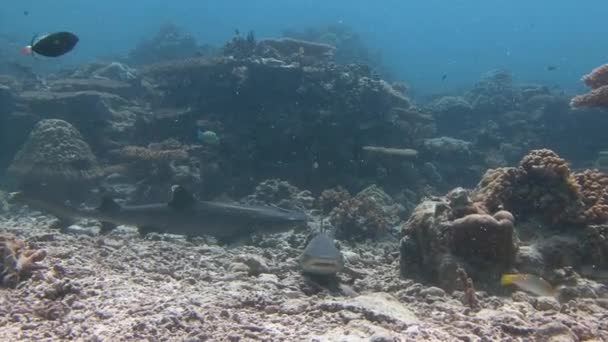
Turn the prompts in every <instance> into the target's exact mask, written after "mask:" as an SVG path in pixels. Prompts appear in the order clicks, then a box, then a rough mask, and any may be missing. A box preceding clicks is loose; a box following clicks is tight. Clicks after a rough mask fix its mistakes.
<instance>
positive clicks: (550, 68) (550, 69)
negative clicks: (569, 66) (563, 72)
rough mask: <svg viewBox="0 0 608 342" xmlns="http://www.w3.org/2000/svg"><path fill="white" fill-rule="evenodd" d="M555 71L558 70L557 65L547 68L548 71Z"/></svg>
mask: <svg viewBox="0 0 608 342" xmlns="http://www.w3.org/2000/svg"><path fill="white" fill-rule="evenodd" d="M554 70H557V66H555V65H548V66H547V71H554Z"/></svg>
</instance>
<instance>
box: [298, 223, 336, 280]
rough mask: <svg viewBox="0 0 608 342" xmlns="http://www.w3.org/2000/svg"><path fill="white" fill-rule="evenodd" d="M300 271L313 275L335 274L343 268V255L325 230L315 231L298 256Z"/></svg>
mask: <svg viewBox="0 0 608 342" xmlns="http://www.w3.org/2000/svg"><path fill="white" fill-rule="evenodd" d="M300 266H301V267H302V271H304V273H307V274H313V275H335V274H336V273H338V272H340V271H342V269H343V268H344V256H343V255H342V253H341V252H340V250H339V249H338V248H337V247H336V244H335V243H334V240H333V239H332V238H331V237H330V236H329V235H328V234H327V233H325V232H320V233H317V234H316V235H315V236H314V237H313V238H312V239H311V240H310V241H309V242H308V245H306V248H305V249H304V252H303V253H302V255H301V256H300Z"/></svg>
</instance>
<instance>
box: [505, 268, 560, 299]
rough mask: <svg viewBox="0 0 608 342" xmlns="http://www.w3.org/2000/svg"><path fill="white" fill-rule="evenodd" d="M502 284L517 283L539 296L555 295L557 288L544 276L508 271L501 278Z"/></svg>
mask: <svg viewBox="0 0 608 342" xmlns="http://www.w3.org/2000/svg"><path fill="white" fill-rule="evenodd" d="M500 284H501V285H515V286H517V287H519V288H520V289H522V290H525V291H528V292H532V293H534V294H535V295H538V296H555V295H556V294H557V290H556V289H555V288H554V287H553V286H551V284H549V283H548V282H547V281H546V280H544V279H543V278H541V277H539V276H536V275H533V274H519V273H515V274H513V273H511V274H509V273H507V274H503V275H502V277H501V278H500Z"/></svg>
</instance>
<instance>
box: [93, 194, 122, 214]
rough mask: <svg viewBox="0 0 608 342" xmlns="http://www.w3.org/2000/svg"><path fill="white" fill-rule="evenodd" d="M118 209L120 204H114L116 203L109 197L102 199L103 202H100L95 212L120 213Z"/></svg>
mask: <svg viewBox="0 0 608 342" xmlns="http://www.w3.org/2000/svg"><path fill="white" fill-rule="evenodd" d="M120 209H121V207H120V204H118V203H116V201H114V200H113V199H112V198H110V197H104V198H103V200H101V204H100V205H99V207H97V210H98V211H100V212H103V213H110V212H117V211H120Z"/></svg>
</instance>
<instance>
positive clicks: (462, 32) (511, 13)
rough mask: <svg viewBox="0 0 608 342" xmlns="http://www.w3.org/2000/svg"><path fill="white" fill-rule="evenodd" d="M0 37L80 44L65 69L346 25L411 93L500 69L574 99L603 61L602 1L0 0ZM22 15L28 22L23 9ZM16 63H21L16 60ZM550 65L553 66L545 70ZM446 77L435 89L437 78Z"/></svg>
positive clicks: (607, 48) (607, 52) (606, 54)
mask: <svg viewBox="0 0 608 342" xmlns="http://www.w3.org/2000/svg"><path fill="white" fill-rule="evenodd" d="M2 2H3V6H2V8H1V9H0V33H1V34H6V35H8V36H9V37H10V39H11V40H12V41H13V42H14V45H13V44H11V46H10V48H13V47H14V48H15V54H16V55H17V54H18V49H19V47H20V46H21V45H25V44H26V43H27V42H28V41H29V40H30V39H31V37H32V36H33V35H34V34H35V33H39V32H49V31H56V30H63V29H66V30H71V31H74V32H76V33H77V34H78V35H79V36H80V37H81V42H80V44H79V46H78V47H77V49H76V50H75V51H74V52H73V53H72V54H71V55H69V56H66V57H65V58H62V59H60V60H57V61H55V60H53V61H48V60H44V61H40V62H39V63H55V64H58V65H64V64H67V63H74V62H79V61H82V60H89V59H93V58H95V57H97V56H108V55H113V54H122V55H124V54H126V53H127V52H128V51H129V50H130V49H131V48H132V47H133V46H134V45H135V44H136V43H137V42H138V41H139V40H140V39H141V38H144V37H150V36H152V35H153V34H154V33H156V31H157V30H158V28H159V26H160V24H161V23H163V22H166V21H172V22H174V23H176V24H177V25H179V26H181V27H183V28H184V29H185V30H186V31H187V32H190V33H192V34H193V35H194V36H196V38H197V39H199V41H200V42H201V43H213V44H217V45H221V44H222V43H223V42H225V41H226V40H228V39H230V38H231V37H232V35H233V32H234V29H236V28H238V29H240V30H241V31H242V32H245V31H247V30H249V29H252V30H254V31H255V32H256V35H257V36H258V37H269V36H278V35H280V33H281V31H282V30H284V29H286V28H294V29H304V28H307V27H310V26H317V25H326V24H330V23H334V24H335V23H340V22H341V23H344V24H346V25H349V26H350V27H352V28H353V29H354V30H355V31H356V32H358V33H359V34H360V35H361V36H362V37H363V38H364V40H365V42H366V44H367V45H368V46H369V47H370V48H372V49H378V50H380V51H381V53H382V56H383V61H384V63H385V64H386V65H387V66H388V67H389V68H390V70H391V71H392V72H393V74H394V75H395V76H396V78H399V79H403V80H406V81H407V82H408V83H409V84H410V86H411V87H412V89H413V90H414V91H415V92H416V93H436V92H444V91H451V90H456V89H458V88H460V87H469V86H470V84H471V83H472V82H474V81H475V80H477V79H478V78H479V76H480V74H482V73H483V72H485V71H487V70H490V69H494V68H506V69H509V70H511V71H512V73H513V75H514V77H515V78H516V79H517V80H518V81H522V82H543V83H546V84H550V85H552V84H558V85H560V86H562V87H564V88H565V89H567V90H572V91H576V90H579V89H582V88H583V86H582V84H581V83H580V82H579V79H580V76H581V75H582V74H584V73H586V72H588V71H589V70H590V69H591V68H593V67H595V66H597V65H599V64H601V63H605V62H606V61H608V44H607V41H606V37H607V36H608V25H606V13H607V11H608V2H606V1H605V0H604V1H600V0H586V1H584V2H580V1H566V0H553V1H546V0H544V1H543V0H536V1H530V0H508V1H507V0H450V1H446V0H441V1H440V0H417V1H405V0H382V1H371V0H331V1H327V0H325V1H321V0H298V1H295V0H281V1H277V0H255V1H251V0H239V1H237V0H216V1H205V0H180V1H178V0H172V1H161V0H128V1H127V0H104V1H101V0H98V1H92V0H61V1H48V0H38V1H35V0H13V1H8V0H4V1H2ZM24 10H27V11H29V12H30V13H29V15H28V16H25V15H24V14H23V11H24ZM20 58H23V57H20ZM549 65H554V66H557V67H558V69H557V70H555V71H548V70H547V69H546V68H547V66H549ZM443 74H446V75H447V79H446V80H445V81H442V80H441V78H442V75H443Z"/></svg>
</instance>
